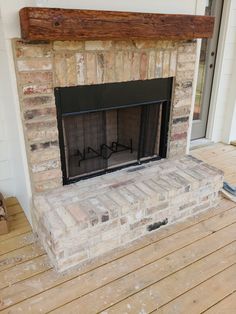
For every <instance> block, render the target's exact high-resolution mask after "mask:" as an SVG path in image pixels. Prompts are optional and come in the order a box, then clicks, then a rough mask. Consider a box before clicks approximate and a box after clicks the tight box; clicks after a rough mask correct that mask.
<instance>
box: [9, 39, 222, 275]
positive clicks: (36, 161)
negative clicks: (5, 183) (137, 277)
mask: <svg viewBox="0 0 236 314" xmlns="http://www.w3.org/2000/svg"><path fill="white" fill-rule="evenodd" d="M13 51H14V55H15V68H16V75H17V82H18V91H19V99H20V105H21V112H22V123H23V126H24V133H25V141H26V146H27V156H28V165H29V171H30V176H31V185H32V190H33V209H32V216H33V220H34V221H33V222H34V231H35V232H36V233H37V234H38V236H39V238H40V240H41V242H42V243H43V245H44V247H45V249H46V251H47V253H48V255H49V257H50V258H51V261H52V263H53V265H54V266H55V267H56V268H57V269H58V270H60V271H62V270H66V269H68V268H70V267H72V266H75V265H82V264H83V263H87V262H89V261H91V260H93V259H94V258H97V257H98V256H103V255H104V254H107V253H109V252H110V251H111V250H115V249H117V248H119V247H122V246H124V245H128V244H129V243H130V242H131V241H133V240H135V239H137V238H139V237H141V236H143V235H145V234H148V233H149V232H150V231H152V230H155V229H157V228H159V227H160V226H161V225H165V224H167V223H173V222H175V221H177V220H178V219H182V218H184V217H186V216H188V215H192V214H195V213H197V212H198V211H200V210H205V209H207V208H210V207H212V206H214V205H215V204H216V203H217V200H218V191H219V189H220V188H221V186H222V180H223V175H222V173H221V172H220V171H219V170H217V169H215V168H212V167H210V166H208V165H207V164H205V163H203V162H201V161H199V160H197V159H194V158H192V157H190V156H186V148H187V136H188V131H189V117H190V111H191V103H192V93H193V79H194V71H195V62H196V41H195V40H156V39H126V40H124V39H122V40H80V41H72V40H70V41H58V40H49V41H46V42H45V41H44V42H42V41H40V42H29V41H24V40H21V39H15V40H14V41H13ZM163 82H164V83H163ZM69 91H70V92H71V91H72V94H71V93H70V94H69ZM110 94H111V95H113V96H109V95H110ZM68 95H70V96H68ZM107 95H108V96H109V97H108V96H107ZM127 95H128V96H127ZM137 95H139V99H138V100H137ZM127 97H128V98H127ZM121 100H122V101H123V102H122V104H121ZM107 104H109V106H108V107H107ZM157 104H158V106H157ZM148 105H150V106H151V107H148ZM145 106H146V107H145ZM94 108H96V110H95V109H94ZM101 108H102V109H101ZM147 108H148V109H147ZM150 108H152V109H150ZM157 108H158V109H157ZM105 109H106V110H105ZM144 116H145V117H146V118H145V119H146V120H145V119H144ZM141 120H145V121H146V124H144V122H143V124H144V126H142V127H140V125H141V122H140V121H141ZM118 121H119V123H118ZM120 121H122V122H120ZM164 122H165V123H164ZM118 125H120V126H118ZM163 125H164V127H163ZM82 126H83V128H82ZM104 126H105V127H104ZM85 127H86V128H85ZM101 130H102V131H101ZM144 135H145V136H146V137H145V140H143V141H141V140H140V138H143V137H144ZM95 137H96V139H95ZM140 143H141V144H140ZM110 156H112V159H111V158H110ZM108 157H109V158H108ZM158 159H161V160H158ZM71 160H73V161H71ZM108 160H109V161H108ZM144 161H145V162H144ZM69 162H70V165H69ZM143 162H144V163H143ZM124 165H125V166H126V167H125V168H124V169H121V170H118V169H117V168H119V169H120V168H122V167H123V166H124ZM127 166H129V167H127ZM110 170H116V171H113V172H111V173H107V174H105V173H106V172H110ZM90 174H92V176H93V177H92V176H90ZM97 174H99V176H97ZM94 175H96V176H94ZM91 177H92V178H91ZM81 179H83V180H81ZM76 181H78V182H76ZM74 182H76V183H74ZM69 183H71V184H70V185H68V184H69ZM65 184H66V185H65Z"/></svg>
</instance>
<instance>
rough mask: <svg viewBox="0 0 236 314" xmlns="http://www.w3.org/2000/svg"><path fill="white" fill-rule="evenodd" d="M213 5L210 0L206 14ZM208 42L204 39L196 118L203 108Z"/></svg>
mask: <svg viewBox="0 0 236 314" xmlns="http://www.w3.org/2000/svg"><path fill="white" fill-rule="evenodd" d="M211 6H212V0H210V1H209V4H208V6H207V7H206V10H205V14H206V15H211ZM207 43H208V40H207V39H206V38H204V39H202V44H201V52H200V61H199V70H198V79H197V89H196V98H195V104H194V113H193V119H194V120H199V119H201V108H202V102H203V91H204V83H205V76H206V58H207Z"/></svg>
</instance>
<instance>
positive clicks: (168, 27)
mask: <svg viewBox="0 0 236 314" xmlns="http://www.w3.org/2000/svg"><path fill="white" fill-rule="evenodd" d="M20 23H21V34H22V38H23V39H25V40H28V41H37V40H104V39H117V40H119V39H160V40H188V39H194V38H208V37H211V36H212V33H213V27H214V17H211V16H197V15H176V14H156V13H133V12H115V11H95V10H77V9H55V8H39V7H26V8H23V9H21V10H20Z"/></svg>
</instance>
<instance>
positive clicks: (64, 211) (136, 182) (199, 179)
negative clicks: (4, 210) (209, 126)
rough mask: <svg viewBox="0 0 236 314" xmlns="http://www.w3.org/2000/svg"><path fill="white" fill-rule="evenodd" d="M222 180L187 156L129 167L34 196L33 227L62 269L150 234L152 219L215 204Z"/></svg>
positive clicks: (182, 214) (177, 215)
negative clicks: (149, 228) (149, 227)
mask: <svg viewBox="0 0 236 314" xmlns="http://www.w3.org/2000/svg"><path fill="white" fill-rule="evenodd" d="M222 180H223V175H222V172H221V171H219V170H217V169H215V168H213V167H210V166H209V165H207V164H205V163H203V162H201V161H199V160H197V159H195V158H193V157H190V156H188V157H183V158H181V159H178V160H175V161H174V160H172V161H170V160H167V159H162V160H161V161H154V162H150V163H148V164H145V165H141V166H136V167H130V168H129V169H123V170H121V171H117V172H114V173H111V174H107V175H104V176H100V177H96V178H92V179H89V180H86V181H80V182H78V183H76V184H72V185H70V186H66V187H63V188H58V189H55V190H54V191H53V192H51V191H50V192H46V193H43V194H39V195H37V196H35V199H34V205H35V208H36V210H35V211H34V216H35V222H36V224H35V226H36V231H37V233H38V234H39V236H40V239H41V241H42V243H43V245H44V247H45V248H46V250H47V252H48V254H49V256H50V258H51V261H53V264H54V265H55V266H56V268H57V269H59V270H65V269H67V268H68V267H71V266H74V265H78V264H79V263H81V264H82V263H84V262H87V261H88V260H89V259H93V258H95V257H97V256H100V255H101V254H104V253H107V252H108V251H110V250H113V249H116V248H117V247H120V246H121V245H126V244H128V243H129V242H130V241H133V240H135V239H137V238H139V237H140V236H143V235H145V234H148V233H149V230H148V228H147V226H149V225H152V224H153V223H155V222H159V221H161V222H162V221H163V220H166V219H168V223H173V222H175V221H176V220H178V219H181V218H183V217H187V216H189V215H193V214H195V213H197V212H199V211H201V210H205V209H207V208H210V207H213V206H215V205H216V203H217V201H218V191H219V189H220V188H221V187H222ZM165 222H167V221H165Z"/></svg>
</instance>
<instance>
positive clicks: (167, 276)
mask: <svg viewBox="0 0 236 314" xmlns="http://www.w3.org/2000/svg"><path fill="white" fill-rule="evenodd" d="M192 154H193V155H194V156H196V157H200V158H202V159H204V160H206V161H208V162H209V163H210V164H213V165H216V166H218V167H220V168H222V169H223V170H225V172H226V178H227V180H228V181H230V182H231V183H235V184H236V147H233V146H225V145H222V144H217V145H214V146H210V147H205V148H202V149H198V150H194V151H193V152H192ZM7 203H8V206H9V212H10V215H11V224H12V229H11V232H10V233H9V234H7V235H3V236H0V310H2V311H1V313H48V312H53V313H81V314H87V313H98V312H103V313H104V314H105V313H106V314H108V313H122V314H123V313H135V314H136V313H140V314H141V313H142V314H144V313H167V314H170V313H173V314H179V313H181V314H182V313H187V314H194V313H207V314H210V313H212V314H213V313H214V314H216V313H218V314H222V313H223V314H229V313H232V314H234V313H236V204H235V203H232V202H230V201H227V200H222V201H221V203H220V205H219V206H218V207H217V208H216V209H214V210H209V211H207V212H204V213H201V214H199V215H198V216H197V217H191V218H189V219H187V220H185V221H183V222H180V223H178V224H175V225H172V226H171V225H170V226H167V227H166V228H164V229H160V230H159V231H158V232H156V233H154V234H151V235H150V237H148V238H145V239H142V240H141V241H139V243H136V244H134V245H132V246H131V247H129V248H127V249H126V250H123V251H120V252H117V253H116V254H113V256H110V257H107V258H105V259H104V260H103V261H102V262H101V261H100V262H99V263H100V264H99V263H98V262H96V263H95V262H94V263H93V264H91V265H90V266H87V267H86V268H84V269H81V270H73V271H71V272H70V273H68V274H66V275H59V274H57V273H56V272H55V271H53V269H52V268H51V266H50V265H49V262H48V258H47V256H46V255H45V252H44V250H43V249H42V248H41V247H40V246H39V245H38V244H35V243H34V238H33V235H32V232H31V228H30V226H29V224H28V222H27V220H26V218H25V216H24V214H23V212H22V209H21V207H20V205H19V204H18V203H17V200H16V199H15V198H10V199H8V202H7Z"/></svg>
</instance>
